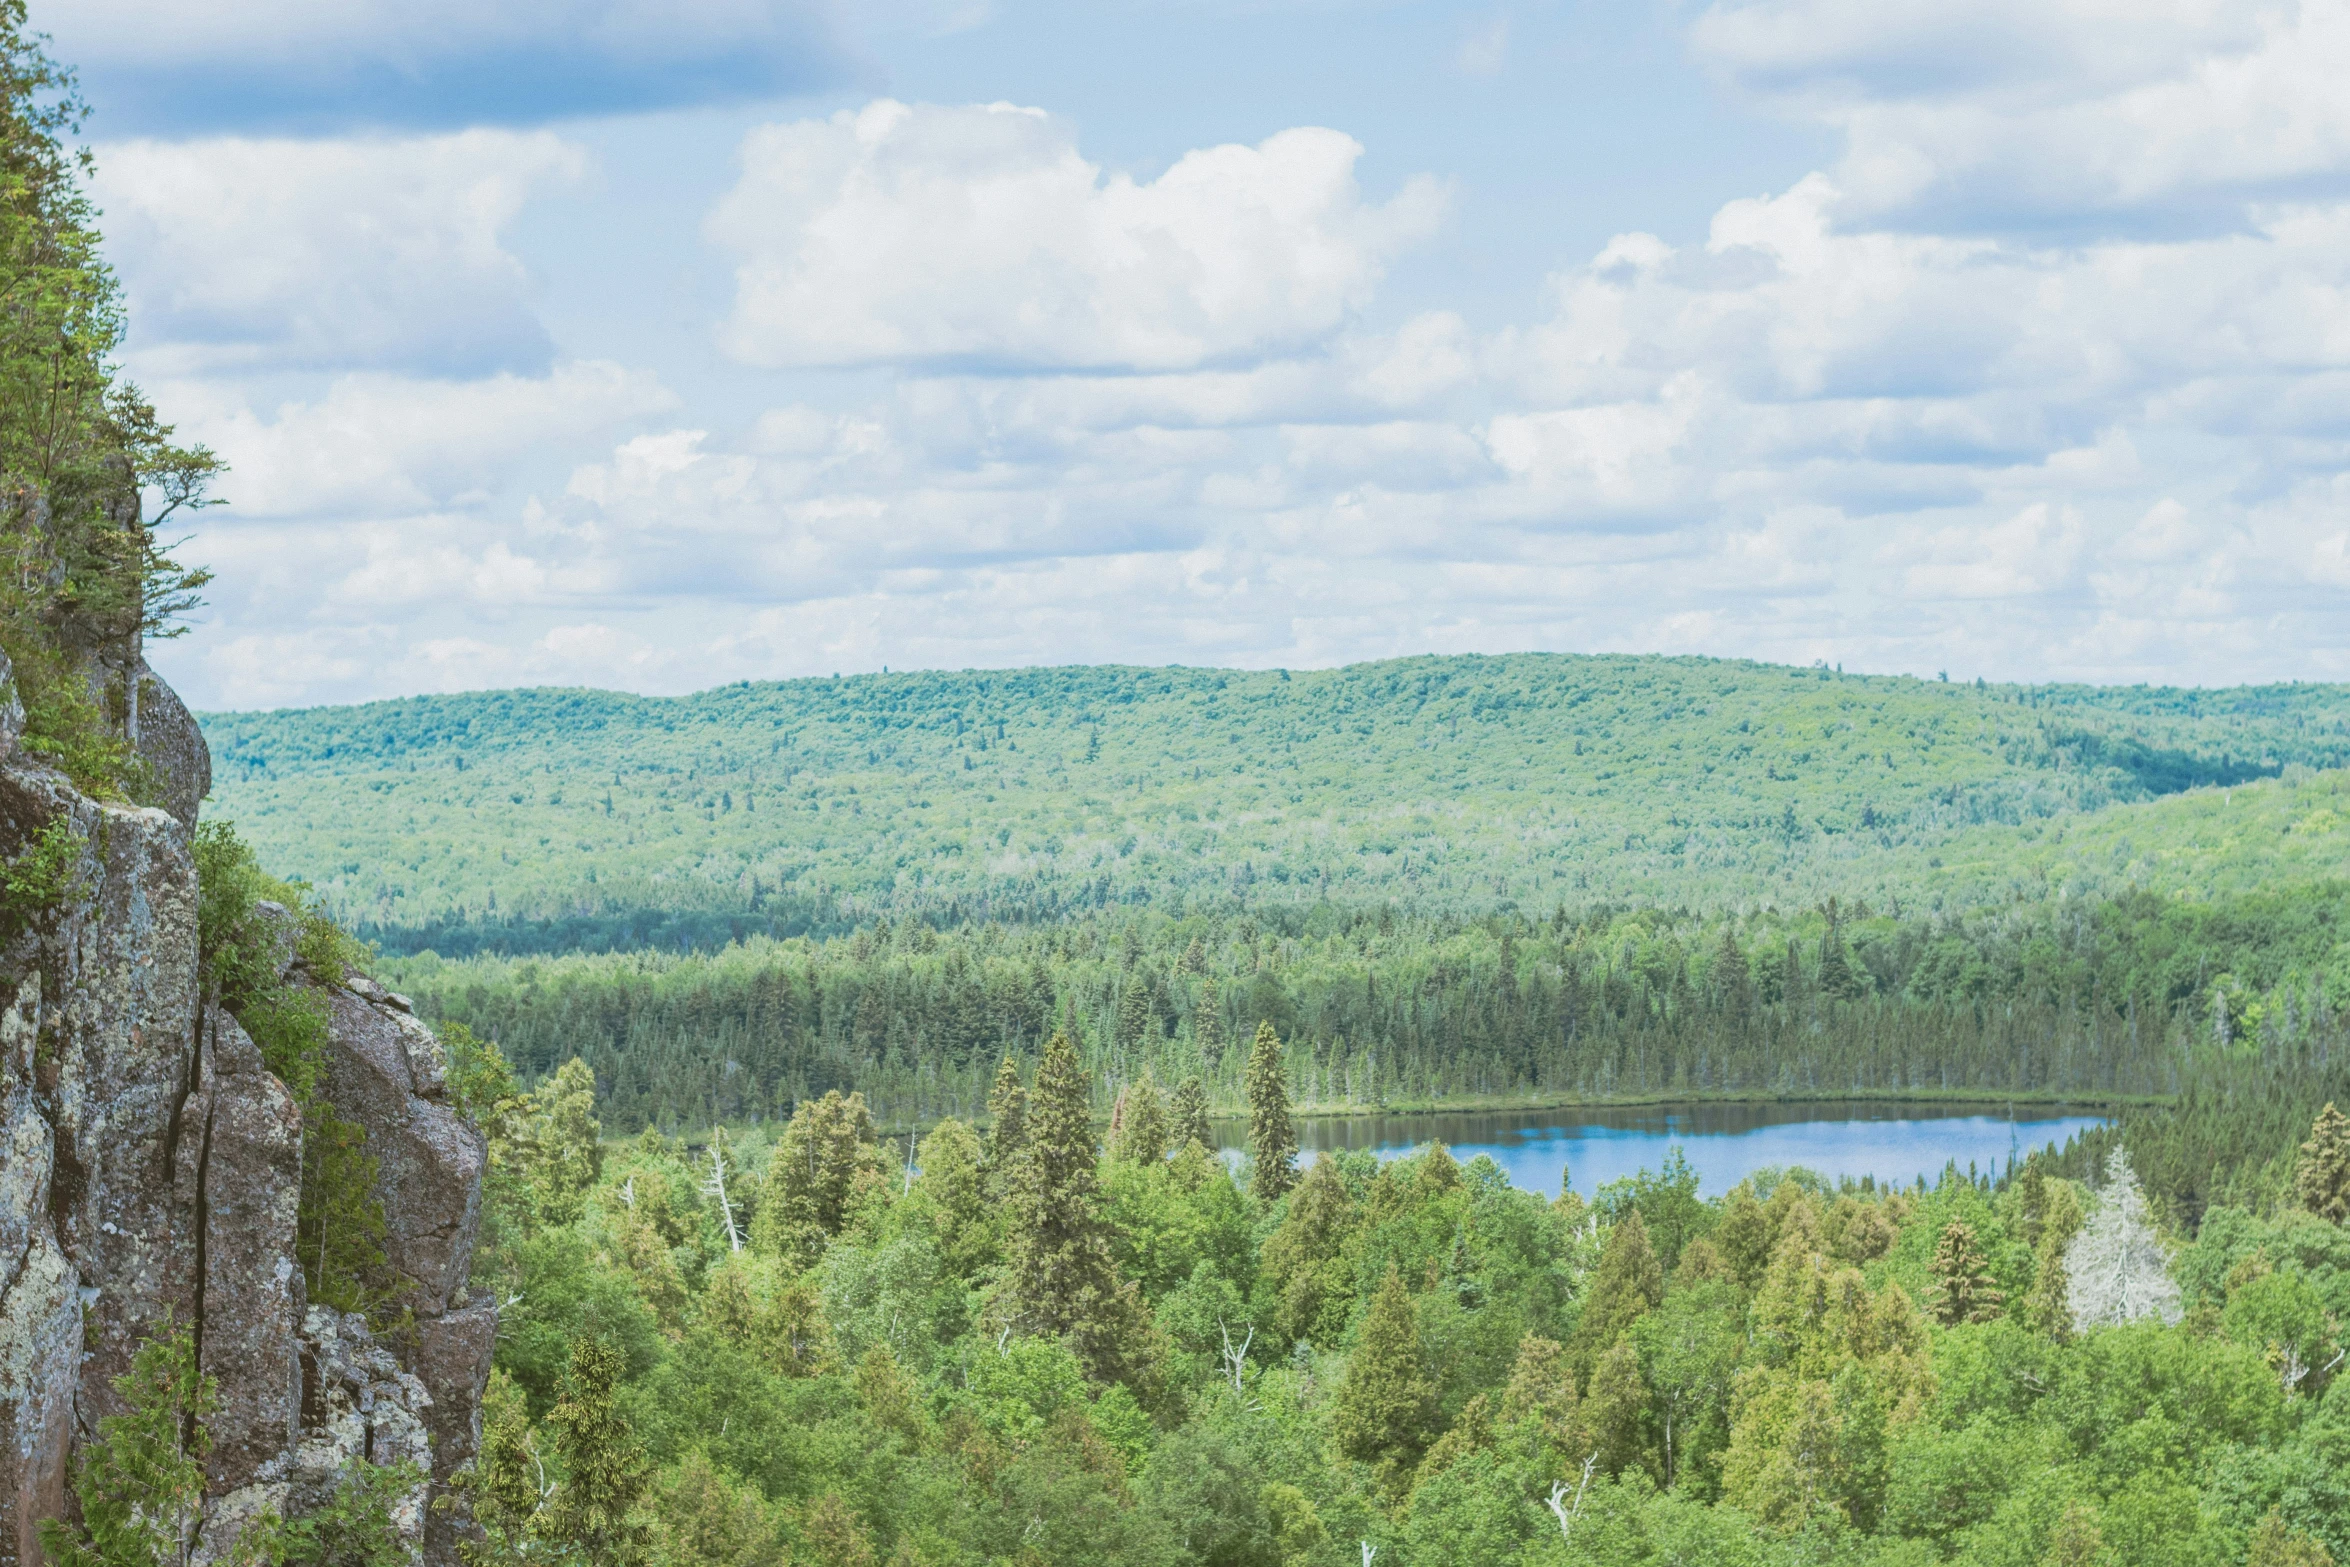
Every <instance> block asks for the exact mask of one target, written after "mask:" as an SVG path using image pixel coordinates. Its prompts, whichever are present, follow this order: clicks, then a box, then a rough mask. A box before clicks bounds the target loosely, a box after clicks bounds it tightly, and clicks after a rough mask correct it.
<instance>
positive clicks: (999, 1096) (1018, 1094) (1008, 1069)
mask: <svg viewBox="0 0 2350 1567" xmlns="http://www.w3.org/2000/svg"><path fill="white" fill-rule="evenodd" d="M1027 1144H1028V1090H1027V1089H1025V1088H1023V1087H1022V1086H1020V1065H1019V1063H1018V1062H1016V1061H1014V1060H1013V1059H1012V1058H1011V1057H1010V1056H1006V1057H1004V1064H1003V1065H1002V1066H999V1067H997V1068H996V1069H995V1083H994V1085H993V1086H992V1087H990V1088H989V1089H988V1091H987V1181H988V1187H989V1189H990V1190H991V1191H993V1192H994V1193H995V1194H996V1195H997V1196H998V1197H1002V1196H1004V1195H1006V1193H1007V1192H1008V1191H1009V1188H1008V1187H1007V1186H1006V1185H1005V1182H1006V1181H1008V1180H1009V1179H1010V1178H1011V1172H1012V1167H1013V1165H1014V1164H1015V1163H1016V1162H1017V1161H1018V1159H1019V1157H1020V1150H1021V1149H1022V1148H1024V1147H1026V1146H1027Z"/></svg>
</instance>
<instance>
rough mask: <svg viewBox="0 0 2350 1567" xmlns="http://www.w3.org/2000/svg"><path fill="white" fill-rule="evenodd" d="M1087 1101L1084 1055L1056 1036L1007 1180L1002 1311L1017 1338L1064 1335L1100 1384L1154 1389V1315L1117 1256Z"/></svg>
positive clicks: (1038, 1076) (1038, 1071)
mask: <svg viewBox="0 0 2350 1567" xmlns="http://www.w3.org/2000/svg"><path fill="white" fill-rule="evenodd" d="M1089 1105H1090V1099H1089V1095H1088V1092H1087V1084H1086V1076H1085V1073H1084V1072H1083V1071H1081V1070H1080V1069H1079V1068H1078V1065H1077V1052H1076V1051H1075V1050H1074V1049H1073V1048H1072V1047H1071V1046H1070V1044H1069V1041H1068V1040H1067V1039H1066V1038H1065V1037H1064V1036H1062V1035H1058V1034H1056V1035H1054V1036H1053V1038H1052V1041H1051V1042H1050V1043H1049V1044H1047V1045H1046V1046H1045V1050H1044V1056H1043V1058H1042V1059H1041V1060H1040V1061H1039V1062H1038V1063H1037V1068H1036V1082H1035V1085H1034V1089H1033V1091H1032V1093H1031V1094H1030V1097H1029V1103H1028V1116H1027V1138H1026V1142H1025V1144H1024V1146H1023V1148H1022V1150H1021V1153H1020V1155H1019V1157H1018V1160H1017V1162H1016V1166H1015V1171H1014V1173H1013V1175H1012V1177H1011V1181H1010V1187H1011V1192H1012V1202H1011V1209H1012V1211H1011V1215H1010V1222H1009V1226H1008V1234H1007V1236H1006V1246H1005V1251H1006V1258H1007V1260H1006V1269H1005V1278H1004V1285H1005V1288H1004V1294H1003V1299H1002V1309H1003V1311H1004V1313H1005V1318H1006V1320H1007V1321H1008V1322H1009V1323H1010V1324H1011V1325H1012V1326H1013V1327H1015V1328H1016V1329H1017V1330H1018V1331H1020V1332H1023V1333H1032V1334H1038V1335H1042V1336H1046V1337H1061V1336H1066V1337H1067V1338H1068V1340H1069V1342H1070V1344H1071V1346H1072V1348H1074V1349H1075V1351H1076V1353H1077V1356H1078V1358H1079V1359H1080V1360H1081V1361H1083V1362H1084V1364H1085V1366H1086V1368H1087V1370H1088V1371H1089V1373H1090V1374H1092V1375H1093V1376H1095V1377H1096V1378H1098V1379H1099V1380H1101V1381H1104V1382H1125V1383H1128V1384H1130V1385H1133V1384H1142V1385H1146V1386H1147V1384H1148V1382H1149V1379H1150V1373H1151V1365H1150V1355H1151V1349H1150V1345H1149V1344H1148V1343H1147V1335H1148V1331H1149V1319H1148V1317H1147V1316H1145V1314H1144V1312H1143V1309H1142V1303H1141V1300H1140V1298H1139V1294H1138V1292H1137V1291H1136V1289H1135V1287H1134V1286H1133V1285H1132V1284H1130V1283H1125V1282H1122V1281H1121V1280H1120V1279H1119V1277H1118V1270H1117V1267H1116V1264H1115V1263H1114V1261H1113V1260H1112V1256H1111V1250H1110V1236H1109V1230H1108V1227H1107V1225H1106V1224H1105V1223H1104V1221H1103V1217H1102V1212H1101V1191H1100V1185H1099V1181H1098V1178H1097V1170H1096V1152H1095V1148H1094V1138H1093V1120H1092V1115H1091V1113H1090V1109H1089Z"/></svg>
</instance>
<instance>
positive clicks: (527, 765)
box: [206, 654, 2350, 1038]
mask: <svg viewBox="0 0 2350 1567" xmlns="http://www.w3.org/2000/svg"><path fill="white" fill-rule="evenodd" d="M2346 721H2350V694H2346V692H2345V688H2343V687H2340V686H2323V685H2308V684H2301V685H2290V686H2271V687H2257V688H2239V689H2233V690H2195V691H2184V690H2148V689H2144V688H2094V687H2078V686H2072V687H2047V686H2042V687H2018V686H1993V687H1986V688H1982V689H1977V688H1975V687H1972V686H1961V685H1944V684H1939V683H1935V682H1929V681H1917V680H1911V679H1906V678H1884V677H1872V676H1862V675H1845V674H1839V673H1836V672H1832V671H1828V670H1822V669H1786V668H1774V667H1771V666H1768V665H1758V664H1743V663H1730V662H1722V661H1717V660H1707V659H1675V658H1616V657H1606V658H1583V657H1573V656H1563V655H1547V654H1521V655H1512V656H1508V657H1498V658H1489V657H1451V658H1446V657H1430V658H1413V659H1400V660H1393V661H1388V662H1383V663H1375V664H1363V665H1356V666H1352V667H1349V668H1345V669H1334V670H1315V671H1293V672H1292V674H1291V676H1290V677H1289V678H1283V677H1282V676H1281V675H1279V674H1278V673H1274V672H1265V673H1251V672H1245V671H1238V670H1206V669H1165V670H1142V669H1124V668H1070V669H1037V670H1003V671H983V672H965V673H947V672H939V673H917V674H894V675H867V676H854V677H850V678H846V679H839V680H799V681H788V682H783V683H780V684H744V685H735V686H728V687H724V688H721V689H718V690H714V691H708V692H704V693H701V694H700V695H697V696H691V697H681V698H674V699H662V698H642V697H632V696H625V695H619V694H615V693H606V692H591V691H558V690H537V691H505V692H489V693H476V694H469V695H462V696H434V697H419V698H410V699H405V700H401V701H394V702H380V703H374V704H370V705H367V706H364V707H355V708H321V709H314V710H310V711H305V712H271V713H247V714H220V715H214V716H212V717H210V718H209V719H207V720H206V729H207V733H208V735H209V736H210V738H211V741H212V749H213V755H214V757H215V759H216V767H217V782H216V784H215V789H216V791H217V795H218V798H219V799H220V801H221V803H222V806H223V808H224V809H225V810H227V811H228V812H230V813H232V814H235V815H237V816H239V817H240V819H243V820H245V821H246V822H247V823H248V825H249V826H251V827H252V828H253V829H254V830H255V831H257V832H264V833H265V834H266V836H265V837H264V838H262V839H260V840H258V841H261V842H262V843H263V845H264V848H265V850H266V853H267V857H268V859H269V861H270V863H271V864H273V865H278V866H281V867H284V868H286V869H289V870H294V871H299V872H300V873H301V874H303V875H305V876H308V877H310V878H311V879H312V880H314V881H315V882H316V883H317V884H318V885H319V886H320V887H321V888H323V889H325V890H326V892H327V894H328V896H329V898H330V899H331V900H332V901H333V903H334V906H335V907H337V908H338V909H343V910H345V911H347V912H349V913H350V914H351V915H352V916H353V917H355V918H356V917H359V916H360V915H362V914H364V915H366V916H367V917H368V918H371V919H375V920H378V921H380V922H381V923H380V924H379V925H370V926H367V927H365V930H366V933H368V934H370V935H374V936H377V937H379V938H380V939H382V940H383V941H384V943H385V945H386V947H387V948H389V949H395V950H402V951H415V950H418V949H420V948H422V947H427V946H429V947H432V948H434V949H435V950H438V951H439V952H441V953H442V954H443V955H444V956H455V955H460V954H466V953H470V952H473V951H475V950H477V949H481V948H486V947H499V946H503V947H504V948H505V949H506V950H513V951H559V950H564V949H568V948H574V947H585V948H588V949H591V950H593V949H600V948H612V949H624V948H631V947H640V946H651V947H666V948H674V947H676V946H677V945H679V944H681V943H682V944H688V945H701V946H717V945H721V944H723V943H724V942H725V941H727V940H729V939H732V938H734V937H738V936H744V935H749V934H753V933H768V934H775V935H780V936H789V935H793V934H797V933H800V932H802V931H828V930H829V931H844V930H846V929H848V928H850V927H852V926H854V925H856V924H858V923H861V922H864V921H868V920H870V919H871V918H872V917H873V916H874V915H877V914H886V915H888V916H889V917H891V918H893V919H900V918H904V917H909V916H915V917H926V918H929V919H931V920H934V921H936V922H940V923H947V924H953V923H957V922H958V920H959V917H960V916H961V915H968V916H970V917H972V918H974V919H984V918H991V917H992V918H996V919H1006V920H1016V921H1034V920H1050V919H1057V918H1062V917H1066V916H1070V915H1074V914H1083V913H1087V912H1090V911H1094V910H1098V909H1102V908H1105V907H1108V908H1125V907H1132V906H1137V905H1146V904H1147V906H1149V907H1153V908H1158V909H1167V910H1177V911H1191V912H1202V913H1212V912H1219V911H1226V910H1236V909H1239V908H1243V907H1245V908H1247V909H1248V910H1249V911H1251V912H1254V913H1257V914H1259V915H1260V916H1265V915H1281V914H1285V913H1286V914H1288V915H1291V916H1294V917H1295V918H1297V919H1300V920H1302V919H1304V918H1306V917H1308V916H1309V913H1310V911H1311V910H1312V909H1313V908H1314V907H1315V906H1316V905H1317V904H1318V903H1321V902H1323V901H1324V900H1327V901H1329V902H1330V903H1332V904H1334V905H1336V906H1337V907H1339V908H1341V909H1354V908H1375V907H1377V906H1378V905H1379V904H1381V903H1383V902H1396V903H1401V904H1404V905H1407V906H1410V907H1414V908H1417V909H1421V910H1428V911H1439V912H1444V913H1449V914H1454V915H1462V916H1467V915H1474V914H1477V913H1482V912H1484V911H1486V910H1488V909H1491V908H1493V907H1495V906H1497V905H1504V904H1515V905H1516V906H1520V907H1526V908H1548V907H1550V906H1551V905H1553V904H1554V903H1556V902H1558V901H1560V900H1561V899H1565V900H1567V901H1569V902H1572V903H1585V902H1597V901H1605V900H1631V901H1637V902H1640V903H1643V904H1649V905H1654V906H1660V907H1673V906H1681V905H1687V906H1692V907H1713V908H1720V907H1733V906H1739V905H1752V904H1759V903H1764V902H1771V901H1793V902H1796V903H1799V904H1801V905H1803V906H1806V907H1808V906H1812V905H1816V904H1820V903H1824V902H1825V900H1826V899H1827V898H1829V897H1831V896H1836V897H1840V898H1842V899H1843V900H1844V902H1845V903H1847V904H1851V903H1855V902H1861V901H1865V902H1867V903H1869V904H1871V905H1874V906H1877V907H1887V906H1890V905H1892V904H1895V903H1899V904H1901V905H1903V906H1911V907H1920V908H1927V907H1935V906H1941V907H1946V908H1951V909H1958V908H1966V907H1976V906H1992V905H1998V904H2004V903H2006V902H2009V901H2010V900H2011V899H2012V898H2013V896H2014V895H2015V892H2016V890H2017V884H2018V883H2019V882H2020V883H2021V884H2022V885H2023V886H2024V887H2025V888H2026V889H2028V892H2029V894H2030V895H2034V896H2037V895H2041V894H2043V893H2046V892H2049V891H2053V890H2056V889H2059V888H2063V889H2069V890H2070V891H2071V892H2073V893H2074V894H2075V895H2079V894H2082V893H2087V892H2098V891H2102V892H2118V891H2122V890H2126V889H2128V888H2130V887H2134V886H2139V885H2145V886H2151V887H2155V888H2157V889H2160V890H2165V891H2167V890H2170V889H2173V888H2183V887H2195V888H2198V889H2202V888H2216V889H2222V890H2227V889H2234V890H2244V889H2250V888H2255V887H2258V886H2261V885H2264V884H2268V883H2273V882H2274V881H2276V880H2278V879H2280V877H2282V876H2288V875H2290V876H2301V877H2308V876H2314V875H2327V874H2332V875H2340V874H2343V873H2344V871H2345V870H2346V869H2350V812H2344V811H2343V810H2342V809H2341V805H2342V801H2341V796H2340V793H2339V788H2340V780H2339V779H2338V778H2332V777H2326V778H2305V777H2303V775H2302V772H2301V771H2298V769H2308V768H2320V769H2322V768H2339V767H2341V766H2343V765H2344V764H2345V763H2346V762H2350V728H2346V727H2345V725H2346ZM1096 737H1098V740H1099V752H1098V755H1096V756H1094V757H1093V759H1091V760H1088V759H1087V756H1086V753H1087V751H1088V749H1089V748H1090V747H1091V745H1092V743H1093V741H1094V739H1095V738H1096ZM966 759H968V760H969V762H970V763H971V766H970V768H969V769H968V770H966V769H965V767H964V765H963V764H964V762H965V760H966ZM2287 767H2292V768H2295V769H2297V771H2296V772H2295V773H2294V776H2293V779H2292V780H2286V779H2283V778H2280V777H2278V776H2276V775H2278V774H2279V773H2280V772H2281V771H2282V770H2283V769H2285V768H2287ZM2256 780H2267V781H2256ZM2223 800H2225V801H2226V803H2223ZM2288 826H2290V827H2291V828H2292V829H2293V830H2292V831H2290V832H2286V831H2282V830H2280V829H2282V828H2285V827H2288ZM542 840H544V841H549V842H554V843H559V844H562V845H563V846H564V850H565V852H564V853H563V854H561V855H559V856H550V855H531V856H523V857H520V858H521V863H513V862H512V861H513V859H514V858H515V857H513V856H509V855H505V854H502V853H500V852H499V850H500V848H501V847H502V846H506V845H516V844H521V845H529V844H537V843H540V842H541V841H542ZM1937 861H1939V862H1940V863H1939V864H1937V863H1936V862H1937ZM345 867H349V868H348V869H346V868H345ZM1816 937H1817V933H1816V932H1815V933H1813V935H1812V937H1811V938H1810V947H1811V950H1814V951H1816V950H1817V939H1816ZM1846 939H1847V941H1848V942H1849V939H1850V933H1846ZM1856 974H1857V970H1856ZM1858 977H1860V978H1863V979H1865V978H1866V976H1865V975H1859V976H1858ZM1282 1032H1283V1034H1284V1036H1285V1037H1286V1035H1287V1033H1288V1032H1289V1030H1288V1028H1287V1027H1286V1026H1284V1027H1283V1030H1282ZM1230 1037H1236V1038H1237V1037H1244V1036H1230Z"/></svg>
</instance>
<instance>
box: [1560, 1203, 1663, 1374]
mask: <svg viewBox="0 0 2350 1567" xmlns="http://www.w3.org/2000/svg"><path fill="white" fill-rule="evenodd" d="M1664 1298H1665V1270H1664V1265H1663V1264H1662V1263H1660V1262H1658V1261H1657V1257H1656V1252H1655V1250H1654V1249H1653V1248H1651V1247H1650V1246H1649V1244H1648V1226H1647V1224H1645V1223H1644V1222H1642V1220H1641V1217H1640V1210H1639V1209H1637V1208H1633V1209H1631V1210H1629V1211H1628V1212H1626V1213H1625V1215H1624V1216H1623V1217H1622V1218H1621V1219H1618V1220H1617V1221H1616V1225H1615V1228H1614V1229H1612V1230H1610V1231H1608V1237H1607V1249H1606V1250H1605V1251H1603V1252H1601V1253H1600V1257H1599V1271H1598V1272H1597V1273H1595V1274H1594V1275H1593V1276H1592V1279H1591V1292H1590V1294H1589V1295H1588V1296H1586V1297H1585V1298H1584V1302H1583V1317H1582V1320H1581V1321H1580V1322H1579V1323H1577V1324H1576V1327H1575V1336H1574V1340H1573V1342H1572V1345H1571V1346H1570V1347H1571V1348H1572V1349H1573V1351H1574V1356H1575V1362H1576V1365H1577V1367H1578V1369H1580V1370H1582V1371H1584V1372H1585V1374H1586V1375H1588V1373H1589V1370H1590V1368H1591V1367H1592V1366H1594V1365H1596V1364H1597V1363H1598V1361H1599V1357H1600V1356H1601V1355H1603V1354H1605V1353H1606V1352H1607V1351H1608V1350H1609V1349H1610V1348H1612V1347H1614V1345H1615V1342H1616V1340H1617V1339H1619V1338H1621V1337H1623V1336H1624V1334H1625V1333H1627V1332H1629V1331H1630V1330H1631V1327H1632V1324H1633V1323H1635V1322H1637V1321H1639V1320H1640V1319H1641V1318H1642V1317H1643V1316H1645V1315H1646V1314H1647V1313H1648V1312H1650V1311H1652V1310H1654V1309H1655V1308H1656V1305H1657V1303H1658V1302H1660V1301H1662V1300H1663V1299H1664Z"/></svg>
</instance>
